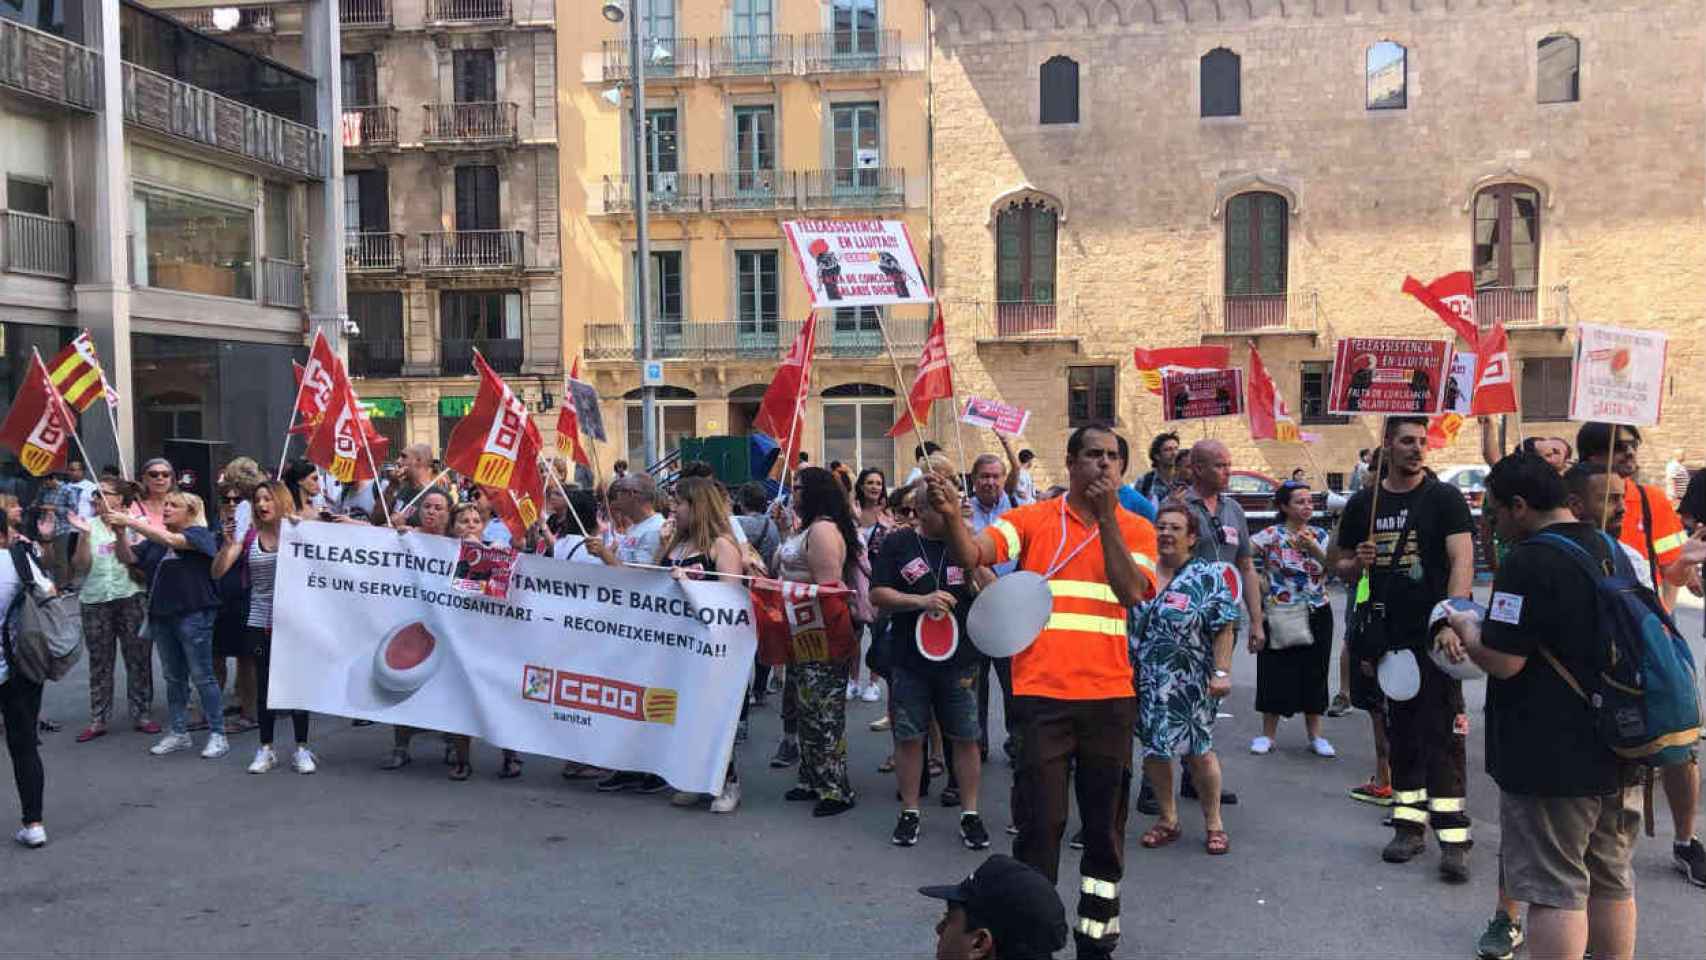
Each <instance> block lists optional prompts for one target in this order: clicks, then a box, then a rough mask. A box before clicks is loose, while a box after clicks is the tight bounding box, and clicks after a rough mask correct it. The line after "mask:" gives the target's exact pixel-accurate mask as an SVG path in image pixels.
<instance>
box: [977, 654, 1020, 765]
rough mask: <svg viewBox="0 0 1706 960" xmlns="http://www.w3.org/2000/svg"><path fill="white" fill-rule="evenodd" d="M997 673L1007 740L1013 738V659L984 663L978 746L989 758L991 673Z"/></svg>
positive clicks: (979, 694)
mask: <svg viewBox="0 0 1706 960" xmlns="http://www.w3.org/2000/svg"><path fill="white" fill-rule="evenodd" d="M991 669H993V670H994V671H995V679H996V680H997V681H999V682H1000V684H1001V716H1002V718H1003V723H1004V724H1005V726H1006V728H1007V738H1008V739H1009V740H1011V739H1012V738H1013V658H1011V657H1000V658H996V659H989V660H985V661H984V668H983V669H981V670H979V671H978V672H977V729H978V737H977V746H978V749H980V750H982V751H983V755H984V756H985V757H987V756H989V672H990V670H991Z"/></svg>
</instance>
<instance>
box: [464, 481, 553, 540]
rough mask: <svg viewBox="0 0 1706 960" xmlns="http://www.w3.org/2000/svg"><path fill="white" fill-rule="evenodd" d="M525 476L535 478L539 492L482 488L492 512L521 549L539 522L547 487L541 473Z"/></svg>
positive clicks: (535, 485) (535, 484)
mask: <svg viewBox="0 0 1706 960" xmlns="http://www.w3.org/2000/svg"><path fill="white" fill-rule="evenodd" d="M520 472H521V473H523V474H526V475H528V476H531V477H533V478H534V479H535V480H536V481H537V482H536V483H534V487H535V488H536V489H537V492H533V491H529V492H527V493H520V492H517V491H515V490H503V489H499V488H497V487H481V488H480V489H481V491H483V492H484V494H485V497H486V502H487V503H489V504H491V505H492V510H493V512H495V513H496V514H497V516H498V519H499V520H502V521H503V522H504V526H505V527H508V528H509V533H510V536H512V537H514V538H515V548H516V549H517V550H519V549H521V542H522V541H523V540H526V539H527V531H529V530H531V529H533V525H534V524H535V523H538V522H539V511H540V507H539V505H540V504H541V503H543V502H544V496H545V494H544V490H545V485H544V481H543V479H542V478H540V477H539V471H538V470H537V469H534V470H522V471H520Z"/></svg>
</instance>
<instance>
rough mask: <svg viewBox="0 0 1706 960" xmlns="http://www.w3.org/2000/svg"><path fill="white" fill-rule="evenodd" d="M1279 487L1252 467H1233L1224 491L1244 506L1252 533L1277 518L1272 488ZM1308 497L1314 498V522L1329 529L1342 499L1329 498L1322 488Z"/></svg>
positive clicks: (1275, 481)
mask: <svg viewBox="0 0 1706 960" xmlns="http://www.w3.org/2000/svg"><path fill="white" fill-rule="evenodd" d="M1279 487H1280V481H1278V480H1275V479H1274V478H1273V477H1270V476H1268V475H1267V474H1265V473H1257V472H1256V471H1254V470H1234V471H1232V474H1231V476H1230V477H1228V478H1227V481H1226V492H1227V494H1228V495H1230V496H1231V497H1232V499H1234V500H1236V501H1238V505H1239V506H1240V507H1243V508H1244V516H1245V518H1246V519H1248V520H1249V523H1250V532H1251V533H1255V532H1256V531H1257V530H1260V529H1262V528H1263V527H1269V526H1272V525H1273V524H1275V523H1277V522H1278V521H1279V511H1277V510H1275V509H1274V491H1275V490H1278V489H1279ZM1310 498H1311V499H1313V500H1314V501H1315V520H1314V521H1313V522H1315V523H1318V524H1320V525H1322V526H1325V527H1328V528H1331V527H1332V526H1333V524H1334V523H1336V522H1337V517H1338V513H1339V510H1340V509H1341V508H1342V507H1343V502H1344V498H1342V497H1329V496H1328V493H1327V491H1325V490H1311V491H1310Z"/></svg>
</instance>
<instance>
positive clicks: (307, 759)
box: [290, 745, 320, 774]
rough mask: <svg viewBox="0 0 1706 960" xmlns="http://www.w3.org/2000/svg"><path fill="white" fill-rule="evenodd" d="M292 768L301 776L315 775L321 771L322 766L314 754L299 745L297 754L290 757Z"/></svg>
mask: <svg viewBox="0 0 1706 960" xmlns="http://www.w3.org/2000/svg"><path fill="white" fill-rule="evenodd" d="M290 766H291V769H293V770H295V771H296V772H297V773H301V774H309V773H313V772H314V771H316V770H318V769H320V765H319V764H318V763H317V762H315V760H314V752H313V751H312V750H309V749H308V748H307V747H304V746H301V745H298V746H297V748H296V752H295V753H293V754H291V755H290Z"/></svg>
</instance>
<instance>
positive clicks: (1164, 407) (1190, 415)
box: [1161, 368, 1244, 422]
mask: <svg viewBox="0 0 1706 960" xmlns="http://www.w3.org/2000/svg"><path fill="white" fill-rule="evenodd" d="M1243 412H1244V371H1242V370H1239V369H1236V368H1234V369H1231V370H1191V371H1184V372H1180V373H1169V374H1165V375H1163V376H1162V377H1161V419H1162V420H1165V421H1169V422H1171V421H1173V420H1208V419H1212V418H1214V417H1236V416H1238V415H1239V414H1241V413H1243Z"/></svg>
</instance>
